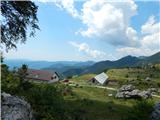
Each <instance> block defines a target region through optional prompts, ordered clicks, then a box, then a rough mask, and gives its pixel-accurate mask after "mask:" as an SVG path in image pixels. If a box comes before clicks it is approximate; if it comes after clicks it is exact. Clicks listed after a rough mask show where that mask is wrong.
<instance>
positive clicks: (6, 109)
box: [1, 92, 34, 120]
mask: <svg viewBox="0 0 160 120" xmlns="http://www.w3.org/2000/svg"><path fill="white" fill-rule="evenodd" d="M1 98H2V103H1V115H2V116H1V118H2V120H34V117H33V114H32V110H31V106H30V104H29V103H28V102H26V101H25V100H23V99H21V98H19V97H15V96H12V95H10V94H7V93H4V92H3V93H2V94H1Z"/></svg>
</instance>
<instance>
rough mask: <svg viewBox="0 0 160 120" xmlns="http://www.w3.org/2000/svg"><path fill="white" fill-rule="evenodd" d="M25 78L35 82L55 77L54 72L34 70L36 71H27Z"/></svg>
mask: <svg viewBox="0 0 160 120" xmlns="http://www.w3.org/2000/svg"><path fill="white" fill-rule="evenodd" d="M27 73H28V75H27V78H30V79H36V80H46V81H48V80H51V78H52V76H53V75H54V74H56V75H57V73H56V72H52V71H47V70H36V69H28V71H27Z"/></svg>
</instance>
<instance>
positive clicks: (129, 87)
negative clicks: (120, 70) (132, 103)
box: [119, 84, 135, 91]
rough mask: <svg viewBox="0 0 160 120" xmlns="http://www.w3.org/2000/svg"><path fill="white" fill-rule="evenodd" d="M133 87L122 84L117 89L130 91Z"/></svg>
mask: <svg viewBox="0 0 160 120" xmlns="http://www.w3.org/2000/svg"><path fill="white" fill-rule="evenodd" d="M134 89H135V87H134V86H133V85H131V84H130V85H123V86H122V87H121V88H120V89H119V91H132V90H134Z"/></svg>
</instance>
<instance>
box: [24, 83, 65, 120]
mask: <svg viewBox="0 0 160 120" xmlns="http://www.w3.org/2000/svg"><path fill="white" fill-rule="evenodd" d="M28 93H29V94H27V95H26V96H27V99H28V101H29V103H31V105H32V107H33V109H34V111H35V112H36V115H35V116H36V119H46V120H47V119H49V118H50V119H51V118H54V119H55V120H62V119H63V117H65V116H64V113H65V111H64V109H63V105H64V104H63V98H62V96H61V93H59V92H58V91H57V89H56V88H55V87H54V86H53V85H47V84H46V85H35V86H34V87H33V88H31V89H30V90H29V91H28ZM44 111H45V112H44ZM46 113H47V114H46ZM49 116H50V117H49Z"/></svg>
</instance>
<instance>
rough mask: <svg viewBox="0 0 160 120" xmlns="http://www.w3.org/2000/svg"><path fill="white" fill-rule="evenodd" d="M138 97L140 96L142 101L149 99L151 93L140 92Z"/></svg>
mask: <svg viewBox="0 0 160 120" xmlns="http://www.w3.org/2000/svg"><path fill="white" fill-rule="evenodd" d="M139 96H141V97H142V98H144V99H148V98H151V93H150V92H149V91H142V92H140V93H139Z"/></svg>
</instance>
